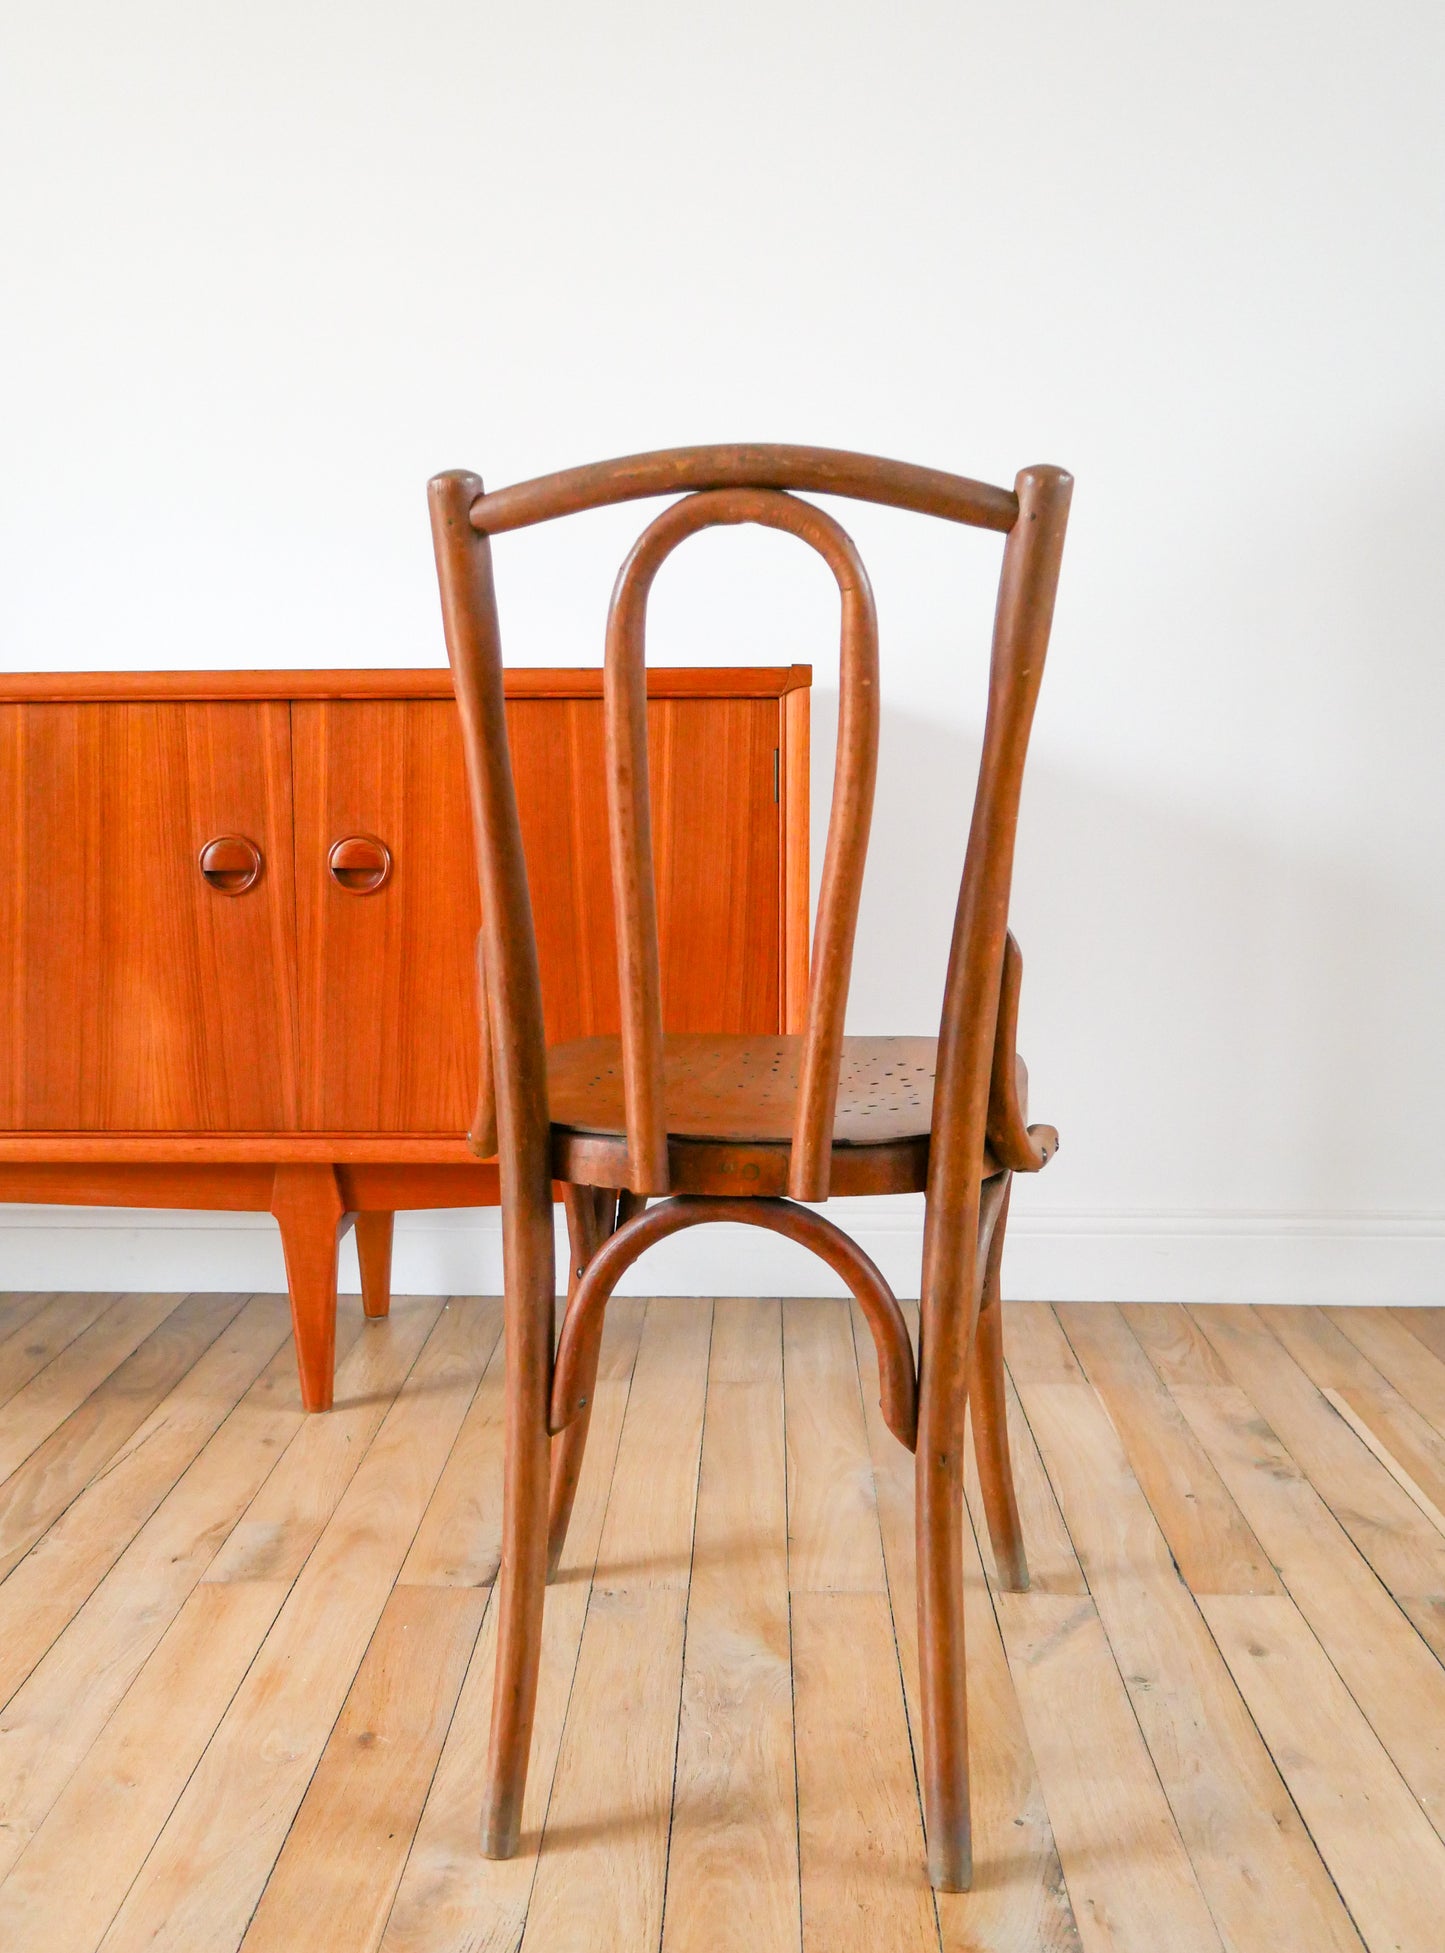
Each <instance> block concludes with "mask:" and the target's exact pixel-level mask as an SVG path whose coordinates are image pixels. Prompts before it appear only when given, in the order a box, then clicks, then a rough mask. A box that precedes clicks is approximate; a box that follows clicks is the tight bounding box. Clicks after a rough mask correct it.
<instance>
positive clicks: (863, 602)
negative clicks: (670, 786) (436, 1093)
mask: <svg viewBox="0 0 1445 1953" xmlns="http://www.w3.org/2000/svg"><path fill="white" fill-rule="evenodd" d="M1072 487H1073V483H1072V479H1071V477H1070V476H1069V475H1067V474H1066V473H1065V472H1064V471H1063V470H1062V469H1059V468H1051V467H1035V468H1026V469H1025V470H1023V472H1022V473H1021V474H1020V475H1019V476H1018V477H1017V480H1016V482H1015V485H1014V488H1013V489H1012V490H1008V489H1003V488H995V487H990V486H989V485H987V484H985V483H982V482H975V481H970V480H967V479H965V478H963V477H961V476H957V475H950V474H945V473H942V472H939V471H937V470H934V469H929V468H920V467H916V466H913V465H911V464H906V463H903V462H897V461H886V460H881V459H877V458H875V457H872V456H868V455H857V454H849V453H843V452H840V451H836V450H831V449H821V448H800V447H782V446H743V447H705V448H678V449H671V450H666V451H663V452H659V453H654V454H644V455H636V456H632V457H629V458H626V459H623V460H618V461H609V462H602V463H599V464H597V465H595V466H590V467H583V468H577V469H572V470H569V471H566V472H564V473H561V474H555V475H548V476H543V477H541V478H540V479H538V480H535V481H529V482H522V483H520V484H518V485H517V486H515V487H511V488H504V489H501V490H498V491H496V492H494V493H492V494H488V493H487V492H486V491H485V489H484V488H483V485H482V483H481V481H480V480H479V479H478V478H477V477H476V476H475V475H469V474H465V473H453V474H444V475H438V476H437V477H436V478H435V480H434V481H433V482H432V483H431V487H430V496H431V511H432V530H433V538H434V542H435V546H436V557H437V568H438V575H439V579H440V585H441V597H442V612H443V618H444V622H445V628H446V638H447V652H448V656H449V658H450V661H451V667H452V673H453V679H454V682H455V687H456V695H457V702H458V705H459V708H460V713H461V722H462V731H463V740H464V745H465V751H466V760H467V769H468V779H469V785H470V789H471V796H472V813H473V824H474V832H475V839H476V848H477V865H478V874H479V879H480V884H481V897H482V914H483V918H484V921H483V927H482V934H481V937H480V939H479V942H478V979H479V981H478V991H479V1011H480V1016H481V1023H482V1039H481V1045H482V1066H481V1079H480V1083H479V1091H478V1104H477V1115H476V1121H475V1124H474V1127H473V1131H472V1135H471V1139H472V1144H473V1146H474V1147H475V1149H476V1150H477V1151H478V1152H479V1153H481V1154H484V1155H485V1154H489V1153H490V1152H492V1151H493V1150H494V1149H495V1150H496V1152H497V1153H498V1156H499V1165H500V1175H501V1194H502V1222H503V1255H504V1267H505V1290H506V1296H505V1321H506V1331H505V1334H506V1392H507V1408H506V1415H507V1435H506V1454H505V1467H504V1486H503V1524H502V1561H501V1569H500V1573H499V1576H498V1579H499V1586H498V1597H497V1606H498V1634H497V1670H496V1686H495V1691H494V1695H493V1705H492V1728H491V1751H490V1759H489V1766H488V1785H487V1796H486V1805H485V1809H484V1812H483V1817H482V1846H483V1850H484V1851H485V1852H486V1853H487V1854H488V1855H489V1856H491V1857H495V1858H505V1857H508V1856H510V1855H511V1854H512V1853H514V1852H515V1851H516V1849H517V1845H518V1842H519V1835H520V1828H521V1812H522V1795H523V1790H524V1787H525V1784H526V1775H527V1762H528V1755H529V1751H530V1746H531V1734H532V1718H533V1710H534V1706H535V1701H536V1690H537V1674H538V1664H539V1658H540V1647H541V1626H542V1607H543V1600H544V1595H545V1588H546V1581H547V1575H548V1570H549V1567H552V1568H554V1567H555V1566H556V1564H557V1560H558V1557H559V1555H560V1553H561V1551H562V1547H563V1543H564V1541H565V1537H566V1530H567V1524H568V1520H569V1518H570V1515H571V1509H572V1501H573V1496H574V1494H575V1492H576V1487H577V1480H578V1474H579V1472H580V1469H581V1464H582V1457H583V1452H584V1447H585V1444H586V1437H587V1424H588V1418H589V1416H590V1408H591V1397H592V1391H593V1387H594V1385H595V1381H596V1375H597V1363H598V1349H599V1344H600V1339H601V1333H602V1322H603V1313H604V1311H605V1308H606V1305H607V1302H608V1299H609V1298H610V1296H611V1294H612V1292H613V1290H614V1288H615V1286H616V1284H617V1282H618V1280H619V1279H620V1277H621V1276H622V1274H623V1273H624V1272H625V1270H626V1269H627V1268H628V1267H630V1266H631V1264H632V1263H633V1261H635V1260H636V1258H637V1257H638V1255H640V1254H641V1253H642V1252H643V1251H644V1250H645V1249H646V1248H647V1247H649V1246H651V1245H652V1244H653V1243H654V1242H656V1241H659V1240H661V1239H663V1238H664V1237H665V1236H667V1235H670V1234H673V1233H676V1232H677V1231H679V1230H680V1229H683V1228H687V1227H692V1226H695V1225H697V1224H699V1223H701V1222H705V1221H723V1220H727V1221H741V1222H744V1223H746V1224H749V1225H753V1226H761V1227H766V1228H770V1229H772V1230H774V1231H775V1232H778V1233H781V1234H784V1235H786V1236H788V1237H789V1238H791V1239H793V1240H796V1241H799V1242H801V1243H803V1244H804V1245H805V1246H807V1247H809V1248H811V1249H812V1250H813V1251H814V1252H815V1253H817V1254H818V1255H819V1256H820V1257H821V1258H822V1259H823V1260H824V1261H825V1262H827V1263H828V1265H829V1266H830V1267H831V1268H833V1269H834V1271H835V1272H836V1273H837V1274H838V1275H840V1276H841V1277H842V1279H843V1281H844V1283H845V1284H846V1285H847V1287H848V1289H849V1290H850V1292H851V1293H852V1294H853V1295H854V1296H855V1298H856V1299H857V1301H858V1303H859V1305H860V1306H861V1308H862V1311H863V1313H864V1316H865V1318H866V1320H867V1322H868V1325H869V1328H870V1329H871V1331H872V1333H873V1337H874V1341H875V1344H876V1346H877V1350H878V1359H879V1375H880V1386H881V1407H882V1410H883V1415H884V1418H885V1420H886V1422H887V1424H888V1427H889V1429H890V1430H891V1431H892V1432H893V1433H894V1435H895V1436H896V1437H897V1438H898V1439H899V1440H900V1442H901V1443H903V1444H904V1445H906V1446H907V1447H908V1448H909V1449H910V1450H911V1451H913V1453H914V1458H915V1484H916V1498H917V1517H916V1528H917V1550H918V1614H919V1621H918V1627H919V1636H918V1640H919V1656H920V1679H921V1688H922V1708H923V1715H922V1722H923V1746H922V1747H923V1756H922V1773H923V1804H924V1819H925V1828H926V1832H927V1839H928V1860H929V1876H930V1878H931V1879H932V1882H933V1884H934V1885H935V1886H936V1887H938V1888H939V1889H940V1890H945V1891H960V1890H964V1889H966V1888H967V1887H968V1885H969V1883H970V1880H971V1877H972V1849H971V1841H970V1831H969V1806H968V1736H967V1720H966V1695H965V1676H964V1627H963V1561H962V1542H963V1531H962V1529H963V1526H964V1525H965V1523H966V1520H965V1517H964V1500H963V1482H964V1463H963V1446H964V1419H965V1410H966V1408H967V1405H968V1403H969V1401H970V1400H971V1402H972V1407H973V1428H974V1441H975V1447H976V1450H977V1455H978V1465H979V1482H980V1486H981V1489H982V1493H983V1500H984V1506H985V1512H986V1516H987V1520H988V1526H989V1532H990V1536H991V1538H992V1541H993V1547H994V1554H995V1558H996V1561H997V1565H998V1570H999V1575H1000V1578H1001V1579H1002V1580H1003V1581H1004V1582H1005V1584H1007V1585H1010V1586H1013V1587H1016V1588H1017V1587H1024V1586H1026V1585H1027V1583H1028V1569H1027V1565H1026V1562H1025V1557H1024V1547H1023V1539H1022V1535H1021V1532H1020V1527H1019V1517H1018V1508H1017V1504H1016V1501H1015V1497H1014V1489H1013V1480H1012V1472H1011V1468H1010V1463H1009V1454H1008V1434H1007V1425H1006V1422H1005V1415H1004V1375H1003V1343H1002V1321H1001V1310H1000V1303H999V1265H1000V1260H1001V1256H1002V1250H1003V1238H1004V1229H1005V1226H1006V1224H1007V1214H1008V1205H1009V1195H1010V1189H1011V1186H1012V1180H1013V1176H1014V1174H1016V1173H1034V1172H1037V1171H1038V1170H1039V1169H1040V1168H1041V1167H1043V1166H1044V1165H1045V1164H1046V1163H1047V1161H1048V1159H1049V1158H1050V1157H1051V1155H1052V1154H1053V1152H1054V1151H1055V1149H1056V1148H1057V1145H1058V1136H1057V1134H1056V1133H1055V1132H1054V1131H1053V1129H1052V1128H1051V1127H1047V1126H1039V1125H1033V1126H1030V1125H1029V1124H1028V1123H1027V1110H1026V1108H1027V1090H1028V1080H1027V1074H1026V1072H1025V1070H1024V1066H1023V1064H1022V1061H1021V1060H1020V1059H1019V1057H1018V1055H1017V1051H1016V1048H1015V1033H1016V1026H1017V1018H1018V1003H1019V981H1020V972H1021V963H1020V957H1019V952H1018V947H1017V945H1016V943H1015V942H1014V940H1013V937H1012V936H1011V935H1010V934H1009V932H1008V905H1009V890H1010V884H1011V881H1012V874H1013V857H1014V838H1015V831H1016V827H1017V821H1018V807H1019V794H1020V788H1021V783H1022V778H1023V769H1024V759H1025V754H1026V751H1027V746H1028V737H1029V731H1030V727H1031V724H1032V720H1033V713H1034V706H1035V703H1036V700H1037V697H1038V689H1039V682H1040V679H1041V677H1042V674H1043V665H1044V657H1045V653H1046V651H1047V648H1048V639H1049V631H1050V626H1051V623H1052V618H1053V608H1054V594H1055V589H1056V586H1057V582H1058V574H1059V565H1060V559H1061V555H1062V550H1063V541H1064V530H1065V526H1066V523H1067V520H1068V510H1069V500H1070V495H1071V491H1072ZM800 490H801V491H803V493H805V494H808V493H811V494H824V495H829V496H841V497H850V498H852V499H855V500H860V501H869V502H878V503H884V504H888V505H890V506H893V507H897V508H904V509H910V510H913V511H916V512H918V513H921V514H928V515H933V516H936V517H942V518H944V519H947V520H951V521H955V522H961V523H965V524H969V525H971V526H974V527H978V528H984V529H990V530H994V531H997V532H1000V533H1001V534H1002V535H1003V537H1004V544H1003V567H1002V573H1001V577H1000V582H999V591H998V601H997V608H996V612H995V619H994V632H993V650H992V657H991V664H990V675H989V688H988V709H987V717H986V720H985V726H984V737H983V749H982V755H981V759H980V765H979V776H978V785H977V791H976V795H975V800H974V809H973V819H972V825H971V828H970V832H969V836H968V844H967V850H966V854H965V860H964V869H963V877H962V884H961V887H960V892H959V900H958V909H957V915H956V918H955V923H954V932H953V942H952V948H951V952H950V956H949V962H948V972H947V979H946V984H945V990H944V1002H943V1011H942V1020H941V1023H940V1027H939V1035H938V1038H937V1039H936V1040H934V1039H930V1038H916V1037H908V1038H848V1037H845V1036H844V1034H843V1018H844V1010H845V1006H846V1002H847V994H848V983H849V975H850V971H851V966H852V957H853V947H854V938H855V934H856V930H857V923H858V906H859V898H860V894H861V890H862V881H863V867H864V860H865V856H866V853H867V844H868V831H869V824H870V819H871V814H872V804H873V788H874V779H875V775H876V770H877V755H878V733H879V673H878V630H877V621H876V617H875V613H874V605H873V596H872V592H871V589H870V587H869V584H868V578H867V575H866V573H865V571H864V569H863V565H862V563H861V562H860V560H859V558H858V555H857V551H856V550H855V548H854V546H853V543H852V541H851V540H850V538H849V537H848V535H847V534H846V533H845V531H844V530H843V529H842V528H841V527H840V526H839V524H838V523H837V522H836V521H835V520H834V518H833V517H832V516H831V515H829V514H827V513H825V512H824V511H823V510H822V509H821V508H819V507H817V506H816V505H815V504H813V503H811V502H807V501H803V500H800V499H799V497H798V494H797V493H796V492H795V491H800ZM668 494H672V495H676V496H678V497H680V499H678V500H676V501H674V502H672V503H671V504H670V505H669V506H668V507H667V508H665V509H664V510H663V512H662V514H661V515H659V516H657V517H656V518H655V520H654V521H653V522H652V523H651V524H650V525H649V526H648V528H647V529H645V530H644V532H643V534H642V536H641V538H640V539H639V541H638V542H637V544H636V545H635V546H634V548H633V550H632V552H631V554H630V555H629V557H628V558H627V561H626V562H625V563H624V565H623V568H622V571H621V573H620V575H619V577H618V580H617V585H616V589H615V591H614V593H613V598H612V604H611V608H610V611H609V614H608V622H607V643H606V670H605V678H604V699H605V717H606V765H607V789H608V817H609V829H610V841H611V866H612V893H613V905H614V912H615V917H616V926H617V942H618V974H619V996H620V1002H621V1032H620V1036H618V1037H613V1038H589V1039H582V1040H579V1041H577V1042H576V1043H574V1044H570V1045H562V1046H558V1047H556V1048H554V1049H553V1050H552V1051H550V1052H549V1051H548V1049H547V1045H546V1039H545V1033H544V1029H543V1016H542V998H541V988H540V981H539V975H538V961H537V949H536V941H535V937H534V934H533V925H532V911H531V902H530V896H529V892H528V886H527V877H526V866H525V862H524V859H523V854H522V842H521V830H520V827H519V824H518V817H517V804H516V796H515V793H514V789H513V782H512V772H511V761H510V755H509V750H508V745H507V734H506V723H505V718H504V714H503V701H502V654H501V638H500V631H499V625H498V619H497V608H496V599H495V594H494V588H493V581H492V566H491V538H492V537H493V536H494V535H498V534H501V533H503V532H505V531H507V530H510V529H517V528H522V527H525V526H527V525H529V524H531V523H535V522H542V521H547V520H550V519H552V518H554V517H559V516H563V515H567V514H572V513H574V512H576V511H578V510H582V509H589V508H596V507H600V506H603V505H606V504H610V503H616V502H623V501H630V500H634V499H638V498H641V497H646V496H661V495H668ZM744 522H747V523H760V524H763V525H765V526H767V527H769V528H774V529H780V530H783V531H785V532H786V533H788V534H791V535H795V536H797V537H798V538H799V539H800V540H801V541H804V542H807V543H809V544H810V545H811V546H812V547H813V548H814V549H815V550H817V551H818V552H819V554H820V555H822V557H823V558H824V560H825V561H826V562H827V563H828V565H829V567H830V568H831V569H832V571H833V574H834V576H835V578H836V580H837V583H838V589H839V595H840V599H841V608H842V631H841V653H840V697H839V723H838V746H837V765H836V770H835V776H834V787H833V799H832V806H831V810H830V815H829V824H828V839H827V847H826V852H825V857H824V865H823V876H822V886H821V891H820V895H819V901H818V912H817V922H816V928H815V934H814V949H813V958H812V968H811V974H810V984H809V998H808V1013H807V1023H806V1028H805V1030H804V1032H803V1033H802V1035H801V1036H794V1037H778V1038H765V1037H748V1036H717V1037H708V1036H699V1035H673V1034H668V1033H665V1032H664V1029H663V1021H662V986H661V971H660V962H659V953H658V930H657V910H656V893H655V887H654V878H653V860H652V841H651V826H650V807H649V784H648V757H647V711H646V667H645V655H644V636H645V621H646V606H647V598H648V592H649V589H650V587H651V584H652V581H653V578H654V577H655V575H656V573H657V571H658V569H659V568H660V567H661V565H662V563H663V562H664V561H665V560H666V558H667V557H668V555H669V554H670V553H671V552H672V550H673V549H675V548H676V547H677V546H678V545H679V544H680V543H681V542H682V541H684V540H685V539H686V538H687V537H688V536H690V535H692V534H694V533H695V532H696V531H698V530H699V529H703V528H707V527H711V526H712V525H714V524H720V523H744ZM554 1181H559V1182H561V1183H562V1184H563V1186H564V1189H565V1205H566V1214H567V1225H568V1235H569V1241H570V1247H571V1271H570V1274H569V1279H568V1284H567V1289H568V1297H567V1303H566V1310H565V1314H564V1317H563V1321H562V1330H561V1336H560V1340H559V1341H558V1342H557V1347H556V1352H555V1357H554V1352H553V1340H554V1328H555V1321H554V1311H555V1268H554V1256H553V1232H552V1193H553V1182H554ZM898 1192H922V1193H924V1194H925V1196H926V1202H925V1222H924V1241H923V1269H922V1280H921V1301H920V1334H919V1352H918V1360H917V1364H916V1365H915V1361H914V1353H913V1348H912V1345H911V1343H910V1340H909V1336H908V1330H907V1326H906V1324H905V1322H904V1319H903V1315H902V1312H901V1311H900V1309H899V1306H898V1303H897V1301H896V1300H895V1298H894V1296H893V1293H892V1291H891V1290H890V1288H889V1286H888V1284H887V1282H886V1281H885V1280H884V1278H883V1276H882V1274H881V1273H880V1272H879V1270H878V1269H877V1268H876V1267H875V1266H874V1264H873V1263H872V1262H871V1261H870V1260H869V1258H868V1256H867V1255H865V1254H864V1253H863V1251H862V1250H861V1249H860V1248H859V1247H858V1246H857V1245H856V1243H854V1242H853V1241H851V1240H850V1239H849V1237H848V1236H847V1235H846V1234H844V1233H843V1232H842V1230H841V1229H839V1228H838V1227H837V1226H836V1225H835V1224H834V1223H833V1222H832V1221H830V1220H829V1219H828V1218H827V1217H826V1216H825V1215H823V1214H821V1213H819V1212H817V1211H816V1207H817V1205H820V1204H822V1203H825V1202H826V1201H827V1200H828V1198H829V1196H830V1195H831V1194H838V1195H849V1196H857V1195H865V1194H883V1193H898ZM653 1200H655V1201H657V1203H658V1204H656V1205H649V1202H650V1201H653ZM803 1202H807V1203H811V1204H810V1205H802V1204H800V1203H803Z"/></svg>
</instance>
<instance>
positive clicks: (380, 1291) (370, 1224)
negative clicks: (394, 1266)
mask: <svg viewBox="0 0 1445 1953" xmlns="http://www.w3.org/2000/svg"><path fill="white" fill-rule="evenodd" d="M395 1228H396V1215H395V1214H358V1215H357V1217H356V1258H357V1260H358V1261H359V1262H360V1263H361V1306H362V1308H363V1309H364V1310H365V1312H366V1314H367V1315H368V1316H370V1317H371V1318H372V1319H373V1321H374V1320H375V1319H376V1318H377V1317H379V1316H388V1315H390V1314H391V1238H392V1235H393V1233H394V1232H395Z"/></svg>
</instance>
